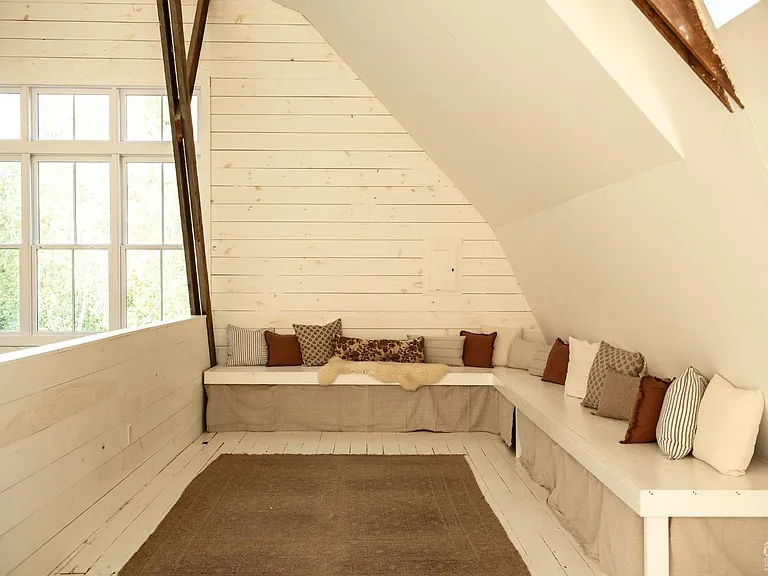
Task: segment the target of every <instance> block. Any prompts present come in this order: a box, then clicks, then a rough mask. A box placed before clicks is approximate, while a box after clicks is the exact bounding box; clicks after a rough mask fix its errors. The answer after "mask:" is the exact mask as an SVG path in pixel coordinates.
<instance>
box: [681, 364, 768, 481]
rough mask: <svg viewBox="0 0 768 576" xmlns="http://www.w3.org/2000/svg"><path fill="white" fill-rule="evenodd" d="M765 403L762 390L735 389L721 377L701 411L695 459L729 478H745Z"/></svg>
mask: <svg viewBox="0 0 768 576" xmlns="http://www.w3.org/2000/svg"><path fill="white" fill-rule="evenodd" d="M764 407H765V401H764V400H763V393H762V391H760V390H742V389H740V388H736V387H735V386H734V385H733V384H731V383H730V382H728V381H727V380H726V379H725V378H723V377H722V376H720V375H717V374H716V375H715V377H714V378H712V381H711V382H710V383H709V385H708V386H707V390H706V392H704V397H703V398H702V399H701V406H700V407H699V418H698V420H697V422H696V435H695V436H694V439H693V455H694V456H695V457H696V458H698V459H699V460H703V461H704V462H706V463H707V464H709V465H710V466H712V468H714V469H715V470H717V471H718V472H721V473H723V474H727V475H729V476H743V475H744V473H745V472H746V471H747V467H748V466H749V463H750V462H751V461H752V456H753V455H754V453H755V442H757V432H758V430H759V429H760V420H761V419H762V417H763V409H764Z"/></svg>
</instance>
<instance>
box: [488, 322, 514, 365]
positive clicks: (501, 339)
mask: <svg viewBox="0 0 768 576" xmlns="http://www.w3.org/2000/svg"><path fill="white" fill-rule="evenodd" d="M480 332H482V333H483V334H491V333H492V332H496V340H495V341H494V343H493V365H494V366H506V364H507V355H508V354H509V346H510V344H512V339H513V338H515V337H520V336H522V334H523V329H522V328H521V327H519V326H516V327H512V326H491V325H490V324H483V325H481V326H480Z"/></svg>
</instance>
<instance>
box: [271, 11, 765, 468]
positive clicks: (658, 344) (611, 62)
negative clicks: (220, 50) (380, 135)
mask: <svg viewBox="0 0 768 576" xmlns="http://www.w3.org/2000/svg"><path fill="white" fill-rule="evenodd" d="M283 2H284V3H286V4H289V5H291V6H296V7H299V8H301V9H303V10H304V11H305V13H306V14H307V15H308V16H309V18H310V20H311V21H312V22H313V23H314V24H315V25H316V26H318V29H319V30H321V32H323V33H324V34H326V35H327V37H328V38H329V39H331V43H332V44H333V45H334V46H335V47H337V49H338V50H339V51H340V53H341V54H342V55H346V54H350V62H351V63H352V64H353V67H354V68H355V70H356V71H357V72H358V73H359V74H360V75H361V77H363V78H364V79H365V80H366V81H367V83H368V84H369V85H370V86H371V87H372V88H373V89H374V90H376V91H377V93H378V94H379V95H380V97H381V98H382V100H383V101H384V102H385V103H386V104H387V105H388V106H389V107H390V108H391V109H392V110H393V112H394V113H395V114H396V116H397V117H398V119H399V120H400V121H401V122H402V123H403V125H404V126H405V127H406V128H407V129H409V130H410V131H411V133H412V134H414V135H415V136H416V137H417V139H418V140H419V141H420V142H421V143H422V145H423V146H424V147H425V149H426V150H427V151H428V152H429V153H430V154H431V155H432V157H434V158H435V159H436V160H437V162H438V163H439V164H440V165H441V166H442V167H443V168H444V169H446V171H447V172H448V173H449V175H451V176H452V177H453V178H454V180H455V181H456V182H458V183H459V184H460V185H461V186H462V189H463V190H464V191H465V193H466V194H467V197H468V198H469V199H470V200H471V201H472V203H473V205H474V206H475V207H476V208H478V210H479V211H480V212H481V214H483V216H485V218H486V219H487V220H488V221H489V222H491V224H493V225H494V229H495V231H496V233H497V235H498V236H499V238H500V240H501V243H502V246H503V247H504V249H505V251H506V254H507V256H508V258H509V260H510V263H511V264H512V266H513V268H514V269H515V271H516V272H517V274H518V278H519V280H520V284H521V285H522V287H523V289H524V290H525V293H526V296H527V297H528V299H529V301H530V303H531V307H532V309H533V311H534V313H535V314H536V318H537V320H538V321H539V322H540V324H541V325H542V327H543V328H544V331H545V333H546V334H547V335H548V336H549V337H550V338H551V337H553V336H555V335H557V336H568V335H573V336H576V337H579V338H587V339H590V340H599V339H606V340H609V341H611V342H613V343H615V344H617V345H621V346H625V347H628V348H632V349H635V350H640V351H642V352H643V353H645V354H646V356H647V357H648V359H649V362H650V368H651V370H652V371H653V372H656V373H658V374H661V375H665V376H674V375H676V374H678V373H679V372H680V371H682V370H683V369H684V368H685V367H686V366H688V365H689V364H693V365H695V366H697V367H698V368H700V369H701V370H703V371H704V372H705V373H706V374H707V375H708V376H711V375H712V374H713V373H714V372H719V373H721V374H722V375H723V376H725V377H726V378H728V379H729V380H731V381H733V382H734V383H735V384H736V385H737V386H741V387H746V388H761V389H763V390H764V391H765V392H766V396H767V397H768V384H766V380H765V377H764V373H765V370H764V361H763V359H764V357H765V353H764V350H765V349H766V347H768V336H766V330H765V326H766V325H768V296H767V295H766V291H765V289H764V286H765V285H766V283H767V282H768V272H766V266H765V264H764V262H763V260H764V256H763V252H764V250H763V247H764V246H765V245H766V244H768V200H767V199H768V169H767V168H766V167H767V166H768V72H766V67H765V62H764V60H765V54H767V53H768V44H767V42H768V40H767V38H768V36H766V34H765V31H766V30H768V5H766V3H765V2H763V3H760V4H758V5H757V6H755V7H753V8H752V9H750V10H749V11H748V12H746V13H745V14H743V15H741V16H740V17H739V18H737V19H735V20H733V21H732V22H730V23H729V24H727V25H725V26H724V27H723V28H721V29H719V30H718V31H717V32H716V37H717V40H718V42H719V44H720V48H721V51H722V52H723V54H724V57H725V60H726V62H727V63H728V65H729V67H730V69H731V72H732V74H733V76H734V80H735V82H736V84H737V85H738V87H739V89H740V91H741V93H742V97H743V100H744V101H745V102H746V104H747V110H746V112H738V113H736V114H729V113H728V112H727V111H726V110H725V108H724V107H723V106H722V105H721V104H720V103H719V102H718V101H717V100H716V99H715V98H714V97H713V96H712V95H711V93H710V92H709V90H708V89H707V88H706V87H705V86H704V85H703V84H702V83H701V82H700V81H699V80H698V78H696V77H695V75H694V74H693V73H692V72H691V71H690V70H689V69H688V67H687V65H686V64H685V63H684V62H683V61H682V60H681V59H680V58H679V57H678V56H677V54H676V53H675V52H674V50H673V49H671V48H670V47H669V46H668V44H667V43H666V42H665V41H664V40H663V38H662V37H661V36H660V35H659V34H658V33H657V32H656V31H655V29H654V28H653V26H652V25H651V24H650V23H649V22H647V20H646V19H645V17H644V16H643V15H642V14H641V13H640V12H639V11H638V10H637V9H636V8H635V6H634V5H633V4H632V2H629V1H627V2H615V1H613V0H579V1H578V2H573V1H569V0H546V1H545V0H538V1H534V2H526V3H511V4H510V3H483V6H482V7H480V8H478V7H477V6H476V5H475V4H473V3H468V2H460V1H459V0H456V1H455V2H447V3H444V4H441V7H444V6H449V7H450V9H448V8H446V9H444V10H440V11H439V13H437V12H436V11H437V8H435V5H436V4H437V3H435V2H432V1H431V0H422V1H419V2H409V3H406V2H399V1H393V2H350V1H348V0H317V1H312V2H310V1H305V0H283ZM500 4H503V6H501V5H500ZM430 10H432V11H431V12H430ZM523 11H525V14H526V17H525V18H522V17H520V18H517V19H514V18H511V17H506V18H505V17H503V16H504V15H505V14H506V15H507V16H510V15H511V13H517V14H522V12H523ZM457 15H463V16H464V17H463V18H460V17H457ZM478 15H482V16H484V18H483V19H482V20H483V22H482V23H478V22H477V19H478ZM551 17H554V19H552V18H551ZM393 23H402V26H399V25H398V26H395V25H393ZM525 27H527V28H530V29H531V32H532V34H531V35H530V36H526V31H525V30H523V31H522V32H521V34H520V35H518V34H517V32H519V31H520V28H525ZM394 30H397V34H394V33H393V31H394ZM513 31H514V32H513ZM480 32H483V33H484V35H483V34H481V33H480ZM520 39H524V41H525V42H524V45H523V46H522V49H520V48H519V47H518V41H520ZM505 44H509V45H511V46H514V47H515V50H514V54H515V57H516V58H517V59H518V61H514V60H510V59H509V57H508V55H507V53H506V52H504V50H503V46H504V45H505ZM542 45H544V50H543V51H542V50H539V48H540V47H541V46H542ZM567 46H570V47H571V48H570V49H568V50H564V49H563V48H564V47H567ZM490 47H493V48H495V49H489V48H490ZM422 48H424V49H423V50H422ZM547 48H555V51H554V52H547V51H546V49H547ZM448 54H450V55H452V56H455V55H461V56H459V57H456V58H448V59H447V60H448V62H449V63H450V64H449V65H441V64H439V63H440V62H443V59H442V58H441V56H444V55H448ZM542 55H545V56H547V57H546V58H542ZM537 61H538V62H539V66H538V67H537V68H535V69H533V70H531V68H530V65H531V63H532V62H537ZM590 61H591V64H590V63H589V62H590ZM518 63H519V64H520V66H515V65H514V64H518ZM553 63H554V64H553ZM571 65H574V66H578V69H579V70H580V71H581V72H582V73H583V74H582V76H581V80H578V81H575V82H573V83H572V84H571V86H570V89H569V90H561V91H560V92H558V93H557V94H558V97H557V98H555V99H551V86H553V85H555V84H556V83H557V81H558V80H557V79H558V77H560V75H563V74H566V73H564V72H563V70H562V67H565V68H568V69H570V67H571ZM592 65H599V66H600V67H602V68H601V69H602V71H603V72H602V73H603V74H607V75H609V77H610V78H613V80H614V81H615V83H616V85H617V86H620V87H621V90H622V91H623V94H622V93H617V92H614V91H612V89H611V88H610V85H609V84H606V83H600V82H598V81H597V80H600V77H601V73H598V72H599V71H598V72H595V70H594V69H593V68H592ZM486 67H488V68H491V69H492V70H494V71H495V73H496V74H497V75H498V76H502V77H505V78H510V83H512V84H513V86H514V87H516V89H517V90H519V91H520V93H521V94H522V96H520V95H517V96H516V99H507V98H506V96H507V93H506V92H501V93H500V92H498V91H497V90H496V89H497V87H498V84H499V82H500V81H499V80H498V79H495V78H490V79H489V78H488V77H486V76H483V74H482V70H485V68H486ZM401 70H402V73H401ZM478 70H480V71H481V72H478ZM519 70H525V71H526V74H522V75H521V74H519V73H518V71H519ZM400 74H402V75H403V77H406V78H407V79H408V81H407V82H400V81H399V80H398V77H399V76H398V75H400ZM566 77H567V78H572V76H568V75H567V74H566ZM467 85H469V86H472V87H473V89H472V91H471V92H470V89H469V88H467ZM433 86H437V87H439V88H438V90H433V88H432V87H433ZM448 86H453V87H456V89H455V90H447V89H446V87H448ZM499 94H502V95H503V96H502V97H501V99H502V102H503V103H508V102H510V103H512V102H513V103H514V104H515V105H510V106H501V105H497V106H496V107H494V106H493V102H494V101H495V99H496V98H497V97H499ZM583 95H586V96H587V98H586V100H587V101H586V102H585V99H584V98H582V96H583ZM520 102H528V103H529V106H521V105H520ZM542 102H543V103H544V107H543V108H542V109H539V108H538V107H537V106H538V104H539V103H542ZM590 102H598V103H599V106H598V108H597V110H595V108H594V107H592V106H590ZM603 107H604V109H605V111H606V113H610V114H611V115H610V117H611V118H612V119H613V120H612V122H613V123H614V126H615V130H610V129H607V128H606V126H605V124H603V123H599V122H598V123H596V124H595V126H596V127H598V128H599V130H596V131H595V132H594V133H590V132H589V131H588V130H584V131H578V130H574V129H573V126H574V125H578V124H575V123H577V122H578V118H576V119H575V118H574V117H578V116H579V115H584V114H587V115H590V114H598V115H599V112H600V110H601V109H603ZM632 109H634V112H631V110H632ZM488 110H490V111H491V112H487V111H488ZM641 110H642V112H643V113H644V114H645V115H646V116H647V117H648V118H650V119H651V120H652V123H653V126H654V127H655V128H656V129H658V130H659V133H660V134H663V135H664V136H665V137H666V139H667V140H668V141H669V142H671V143H672V144H673V145H674V148H676V149H677V150H679V151H680V152H681V154H682V156H683V157H684V159H681V158H680V157H678V158H677V159H675V158H671V157H669V156H665V155H664V154H665V153H664V150H663V144H662V145H661V146H662V147H660V145H659V143H658V142H654V141H652V140H650V139H649V136H648V134H647V133H646V132H645V127H643V126H642V123H640V122H637V121H636V118H635V114H636V113H637V112H638V111H641ZM484 111H485V112H486V113H485V115H483V114H484ZM532 111H538V112H539V114H535V113H532ZM614 114H615V115H614ZM489 117H490V118H492V119H494V120H496V118H498V120H497V121H496V122H491V121H488V118H489ZM590 117H591V116H590ZM518 125H519V126H521V127H522V128H521V130H515V127H516V126H518ZM445 126H450V127H451V130H446V129H445ZM536 126H546V127H547V130H546V131H544V133H543V134H542V136H541V137H542V139H543V141H544V142H545V143H546V144H549V145H551V146H552V147H553V148H555V149H556V150H557V154H551V155H548V154H547V153H546V152H544V151H542V149H538V150H537V151H536V153H535V154H534V155H533V156H532V157H530V158H528V157H526V156H522V157H523V158H528V160H527V164H531V163H532V164H533V168H526V166H525V165H523V166H522V168H520V164H521V163H516V160H517V158H518V156H516V155H512V154H508V153H507V152H508V151H509V150H511V149H512V148H514V146H516V145H519V141H518V138H519V139H520V141H522V146H524V147H528V146H529V141H530V139H531V137H532V136H531V135H532V134H535V127H536ZM608 128H610V126H609V127H608ZM606 135H607V136H610V139H608V140H602V138H603V137H605V136H606ZM481 137H482V139H483V141H484V142H486V143H488V144H487V146H486V147H485V148H484V149H483V152H484V154H483V157H482V158H478V155H477V150H478V146H479V144H478V140H479V139H480V138H481ZM505 138H506V139H508V140H513V141H515V142H516V144H508V143H507V142H506V140H505ZM601 142H602V143H605V142H609V143H610V145H611V146H612V150H611V151H608V152H606V150H604V149H601V148H600V146H599V144H600V143H601ZM544 148H546V146H545V147H544ZM569 152H570V153H571V154H573V155H574V156H573V157H578V158H579V159H580V164H579V165H578V166H576V167H574V165H573V164H570V163H568V162H567V161H566V162H563V161H562V158H561V157H559V156H558V154H562V155H567V154H568V153H569ZM638 152H640V154H641V155H640V158H641V159H645V160H648V161H647V162H646V163H645V165H644V166H642V165H641V164H640V163H639V162H638V163H637V164H635V165H634V166H627V165H624V166H623V167H622V170H624V169H626V170H628V171H627V172H625V174H624V175H623V176H620V177H618V178H617V179H616V180H615V181H613V182H611V181H609V180H608V179H605V180H603V182H600V183H596V182H595V181H594V180H592V184H591V185H588V184H589V183H588V182H586V180H587V179H588V178H589V177H594V176H595V175H596V172H595V170H597V169H598V168H600V167H604V166H605V164H606V162H608V163H609V164H611V165H613V166H614V167H617V166H620V165H619V164H614V162H615V158H616V157H632V156H633V155H635V154H637V153H638ZM467 159H471V160H472V161H466V160H467ZM505 162H506V163H507V164H506V165H509V166H510V167H512V168H514V169H515V170H517V169H518V168H520V169H521V170H522V171H523V172H522V173H524V174H527V175H528V176H529V181H527V182H520V181H519V180H515V183H516V185H515V186H514V187H512V188H510V186H509V182H510V179H509V178H508V177H507V175H506V174H504V173H502V172H501V171H495V172H488V171H485V170H480V168H479V167H482V168H485V167H486V166H487V165H488V164H503V163H505ZM551 173H556V174H562V173H565V174H567V175H568V176H569V177H570V176H572V177H573V178H574V181H573V182H571V183H568V182H562V181H555V180H554V179H553V177H551V176H549V175H550V174H551ZM615 174H618V171H617V172H614V175H615ZM576 184H579V185H578V186H577V185H576ZM582 184H584V185H586V187H582V186H581V185H582ZM758 450H759V452H760V453H761V454H762V455H763V456H768V417H766V418H765V419H764V423H763V429H762V431H761V435H760V438H759V442H758Z"/></svg>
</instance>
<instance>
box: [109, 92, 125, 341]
mask: <svg viewBox="0 0 768 576" xmlns="http://www.w3.org/2000/svg"><path fill="white" fill-rule="evenodd" d="M113 100H114V97H113ZM116 110H117V109H116V108H115V114H116V113H117V112H116ZM113 120H115V119H113ZM120 166H121V159H120V156H119V155H117V154H113V155H112V158H111V161H110V178H109V194H110V198H109V238H110V242H111V244H110V250H109V328H110V330H117V329H119V328H122V327H123V315H122V314H121V310H122V308H123V265H122V262H123V258H122V250H121V243H122V237H123V226H122V220H121V214H122V202H121V197H122V194H121V193H120V192H121V190H122V188H121V178H120Z"/></svg>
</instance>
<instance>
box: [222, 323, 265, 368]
mask: <svg viewBox="0 0 768 576" xmlns="http://www.w3.org/2000/svg"><path fill="white" fill-rule="evenodd" d="M274 331H275V329H274V328H264V329H261V330H248V329H246V328H240V327H239V326H233V325H232V324H229V325H227V361H226V365H227V366H265V365H266V364H267V356H268V350H267V340H266V338H264V332H274Z"/></svg>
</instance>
